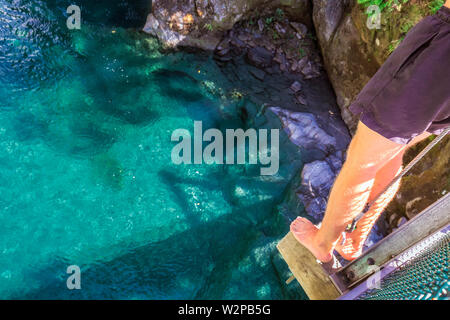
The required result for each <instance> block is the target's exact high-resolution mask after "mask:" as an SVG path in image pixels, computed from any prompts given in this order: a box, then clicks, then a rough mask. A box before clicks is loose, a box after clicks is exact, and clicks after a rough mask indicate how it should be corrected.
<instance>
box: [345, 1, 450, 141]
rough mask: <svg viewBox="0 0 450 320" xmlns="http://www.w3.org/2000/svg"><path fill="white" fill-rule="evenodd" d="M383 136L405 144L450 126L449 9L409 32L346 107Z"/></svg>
mask: <svg viewBox="0 0 450 320" xmlns="http://www.w3.org/2000/svg"><path fill="white" fill-rule="evenodd" d="M350 111H352V112H353V113H354V114H356V115H360V120H361V121H362V122H363V123H364V124H365V125H366V126H368V127H369V128H371V129H372V130H374V131H376V132H378V133H379V134H381V135H382V136H384V137H386V138H388V139H390V140H392V141H394V142H397V143H401V144H406V143H408V142H409V141H411V140H412V139H413V138H414V137H415V136H417V135H419V134H421V133H423V132H425V131H428V132H431V133H436V134H438V133H440V132H441V131H442V130H443V129H444V128H446V127H448V126H450V9H449V8H447V7H442V8H441V9H440V10H439V11H438V12H437V13H436V14H435V15H433V16H430V17H426V18H424V19H423V20H422V21H421V22H420V23H418V24H417V25H416V26H414V28H412V29H411V30H410V31H409V32H408V34H407V35H406V37H405V39H404V40H403V41H402V43H401V44H400V45H399V47H398V48H397V49H396V50H395V51H394V52H393V53H392V54H391V55H390V57H389V58H388V59H387V60H386V62H385V63H384V64H383V66H382V67H381V68H380V69H379V70H378V72H377V73H376V74H375V75H374V76H373V78H372V79H371V80H370V81H369V82H368V84H367V85H366V86H365V87H364V89H363V90H362V91H361V92H360V94H359V95H358V96H357V98H356V99H355V101H354V102H353V103H352V105H351V106H350Z"/></svg>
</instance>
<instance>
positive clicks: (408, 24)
mask: <svg viewBox="0 0 450 320" xmlns="http://www.w3.org/2000/svg"><path fill="white" fill-rule="evenodd" d="M412 27H414V23H412V22H411V21H408V22H405V23H404V24H403V25H402V26H401V27H400V31H401V32H402V33H408V31H409V30H410V29H411V28H412Z"/></svg>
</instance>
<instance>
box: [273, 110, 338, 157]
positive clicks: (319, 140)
mask: <svg viewBox="0 0 450 320" xmlns="http://www.w3.org/2000/svg"><path fill="white" fill-rule="evenodd" d="M270 110H272V111H273V112H274V113H275V114H276V115H278V117H279V118H280V120H281V122H282V124H283V127H284V130H285V131H286V132H287V134H288V136H289V138H290V140H291V141H292V142H293V143H295V144H296V145H297V146H299V147H302V148H305V149H319V150H321V151H322V152H324V153H325V154H330V153H334V152H335V151H337V149H338V148H337V145H336V138H334V137H332V136H330V135H329V134H327V133H326V132H325V131H324V130H323V129H322V128H321V127H320V126H319V125H318V123H317V120H316V117H315V116H314V115H313V114H311V113H304V112H292V111H289V110H284V109H281V108H277V107H272V108H270Z"/></svg>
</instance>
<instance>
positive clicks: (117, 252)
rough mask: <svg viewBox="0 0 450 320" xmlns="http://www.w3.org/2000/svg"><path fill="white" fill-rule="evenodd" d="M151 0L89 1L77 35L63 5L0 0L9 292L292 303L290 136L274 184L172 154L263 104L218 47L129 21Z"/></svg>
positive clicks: (2, 191) (1, 182)
mask: <svg viewBox="0 0 450 320" xmlns="http://www.w3.org/2000/svg"><path fill="white" fill-rule="evenodd" d="M148 2H149V1H147V0H145V1H87V0H86V1H78V3H81V7H82V19H83V20H82V29H81V30H80V31H69V30H68V29H67V28H66V16H67V15H66V14H65V10H66V8H67V6H68V5H69V4H71V3H68V2H67V1H58V0H53V1H39V0H33V1H22V0H0V11H1V12H2V13H1V19H0V230H1V231H0V298H3V299H4V298H58V299H59V298H61V299H77V298H83V299H85V298H97V299H111V298H115V299H119V298H121V299H148V298H153V299H168V298H174V299H176V298H185V299H194V298H205V299H208V298H225V299H226V298H237V299H241V298H242V299H243V298H257V299H258V298H261V299H271V298H274V299H282V298H286V297H287V296H286V293H285V291H284V289H283V282H284V280H285V279H280V278H279V276H278V274H277V272H276V270H275V268H274V266H273V263H272V256H273V254H274V246H275V243H276V241H277V240H278V239H279V238H280V237H281V236H282V235H283V234H284V232H286V225H285V223H284V222H283V221H280V218H279V217H278V214H277V210H276V205H277V204H278V203H279V201H280V199H281V197H282V195H283V192H284V190H285V187H286V185H287V183H288V182H289V179H291V177H292V174H294V173H295V171H296V169H298V168H299V167H300V166H301V161H300V160H299V157H298V155H296V154H295V149H294V148H291V147H290V146H289V143H288V142H286V139H285V137H284V144H283V145H282V159H281V164H280V165H281V168H280V171H279V174H278V175H277V176H274V177H269V178H267V177H266V178H264V177H261V176H260V175H259V168H257V166H219V165H215V166H207V165H197V166H196V165H191V166H187V165H186V166H176V165H173V164H172V163H171V160H170V154H171V149H172V147H173V146H174V144H173V143H172V142H171V141H170V136H171V133H172V131H173V130H175V129H177V128H187V129H190V130H192V128H193V121H194V120H202V121H203V125H204V127H205V128H207V127H219V128H222V129H225V128H237V127H245V126H247V125H248V124H246V123H245V121H243V119H242V114H240V112H239V110H240V109H241V108H242V106H243V105H245V106H246V107H248V108H250V109H251V108H254V107H255V106H252V105H251V103H250V102H249V101H243V100H233V99H230V98H227V97H229V96H227V95H226V94H224V93H226V92H228V91H230V90H231V89H232V88H233V84H230V83H227V82H226V80H225V77H224V76H223V75H222V74H221V71H220V70H219V69H218V67H217V66H216V65H215V63H214V62H213V61H212V60H211V59H210V57H209V56H207V55H199V54H197V55H195V54H188V53H176V54H165V55H163V54H161V53H160V52H159V51H158V50H157V49H158V48H157V43H156V42H155V41H154V40H152V39H149V38H148V37H147V36H145V35H143V34H140V33H139V32H136V31H135V30H134V29H132V28H134V27H136V28H137V27H139V26H142V25H143V22H144V21H145V14H146V13H147V12H148V11H149V10H150V8H148V7H147V3H148ZM113 30H115V33H113ZM244 120H245V119H244ZM267 121H268V120H267V119H263V120H260V121H259V123H260V125H261V126H270V127H272V125H271V124H270V121H269V122H267ZM272 123H276V121H275V120H273V121H272ZM293 159H296V161H293ZM72 264H75V265H78V266H80V267H81V271H82V278H81V280H82V289H81V290H73V291H71V290H68V289H67V288H66V279H67V277H68V275H67V274H66V268H67V266H69V265H72Z"/></svg>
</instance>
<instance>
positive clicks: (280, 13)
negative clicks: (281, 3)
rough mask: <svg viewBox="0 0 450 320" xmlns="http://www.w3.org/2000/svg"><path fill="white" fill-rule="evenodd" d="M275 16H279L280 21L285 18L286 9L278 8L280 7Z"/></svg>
mask: <svg viewBox="0 0 450 320" xmlns="http://www.w3.org/2000/svg"><path fill="white" fill-rule="evenodd" d="M275 17H276V18H277V20H278V21H281V20H283V18H284V11H283V9H281V8H278V9H277V10H276V11H275Z"/></svg>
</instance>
